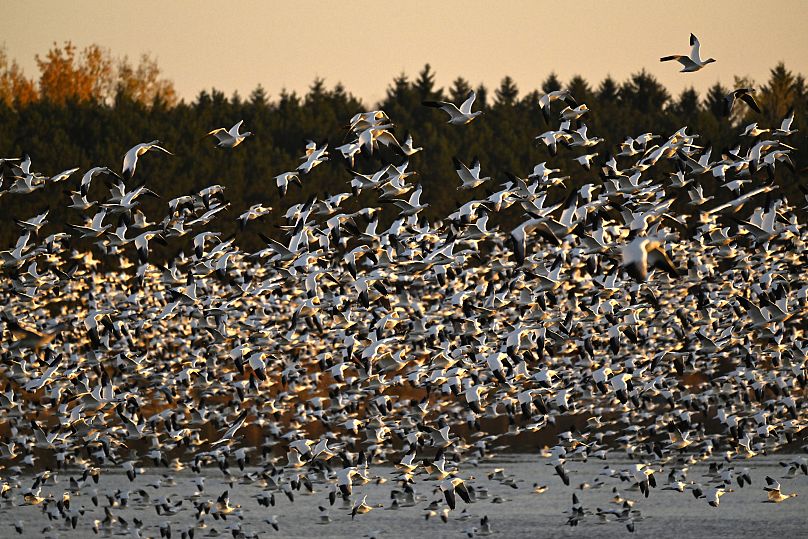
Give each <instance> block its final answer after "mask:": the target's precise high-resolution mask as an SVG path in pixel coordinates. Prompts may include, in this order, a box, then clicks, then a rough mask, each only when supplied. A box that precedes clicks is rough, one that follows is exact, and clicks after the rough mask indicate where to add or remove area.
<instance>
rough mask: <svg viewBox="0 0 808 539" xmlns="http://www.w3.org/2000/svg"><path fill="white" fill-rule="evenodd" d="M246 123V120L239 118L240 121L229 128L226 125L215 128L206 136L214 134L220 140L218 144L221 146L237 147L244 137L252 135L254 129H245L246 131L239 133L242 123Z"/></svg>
mask: <svg viewBox="0 0 808 539" xmlns="http://www.w3.org/2000/svg"><path fill="white" fill-rule="evenodd" d="M243 123H244V120H239V122H238V123H237V124H236V125H234V126H233V127H231V128H230V129H229V130H228V129H225V128H224V127H219V128H218V129H214V130H213V131H211V132H209V133H208V134H207V135H206V136H208V137H209V136H211V135H212V136H214V137H216V139H217V140H218V141H219V143H218V144H217V145H216V146H218V147H219V148H235V147H236V146H238V145H239V144H241V143H242V142H244V139H246V138H247V137H249V136H250V135H252V131H245V132H244V133H239V130H240V129H241V125H242V124H243Z"/></svg>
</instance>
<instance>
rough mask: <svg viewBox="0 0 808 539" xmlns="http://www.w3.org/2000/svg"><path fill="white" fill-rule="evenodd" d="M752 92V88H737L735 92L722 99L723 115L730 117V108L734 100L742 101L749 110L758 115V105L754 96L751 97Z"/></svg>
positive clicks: (753, 90)
mask: <svg viewBox="0 0 808 539" xmlns="http://www.w3.org/2000/svg"><path fill="white" fill-rule="evenodd" d="M754 92H755V89H754V88H738V89H737V90H733V91H731V92H730V93H728V94H727V95H726V97H724V115H725V116H729V115H730V113H731V112H732V106H733V105H734V104H735V100H736V99H740V100H742V101H743V102H744V103H746V104H747V105H749V108H751V109H752V110H754V111H755V112H757V113H758V114H760V113H761V110H760V105H758V103H757V101H755V96H753V95H752V94H753V93H754Z"/></svg>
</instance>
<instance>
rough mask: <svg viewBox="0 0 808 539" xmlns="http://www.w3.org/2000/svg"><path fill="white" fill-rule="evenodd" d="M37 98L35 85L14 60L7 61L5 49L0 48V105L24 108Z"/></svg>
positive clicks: (37, 93)
mask: <svg viewBox="0 0 808 539" xmlns="http://www.w3.org/2000/svg"><path fill="white" fill-rule="evenodd" d="M38 98H39V92H38V91H37V87H36V83H35V82H34V81H33V80H32V79H29V78H27V77H26V76H25V75H24V74H23V72H22V69H21V68H20V66H19V64H18V63H17V62H16V61H15V60H11V61H9V59H8V55H7V54H6V49H5V47H0V103H3V104H4V105H6V106H7V107H12V106H14V105H22V106H25V105H27V104H28V103H31V102H32V101H35V100H36V99H38Z"/></svg>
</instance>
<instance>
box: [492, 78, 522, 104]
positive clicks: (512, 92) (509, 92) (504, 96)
mask: <svg viewBox="0 0 808 539" xmlns="http://www.w3.org/2000/svg"><path fill="white" fill-rule="evenodd" d="M494 96H495V99H496V103H497V104H498V105H506V106H513V105H514V104H515V103H516V98H517V97H518V96H519V88H517V87H516V83H515V82H514V81H513V79H512V78H511V77H509V76H507V75H506V76H505V78H503V79H502V82H501V83H500V85H499V88H497V89H496V91H495V92H494Z"/></svg>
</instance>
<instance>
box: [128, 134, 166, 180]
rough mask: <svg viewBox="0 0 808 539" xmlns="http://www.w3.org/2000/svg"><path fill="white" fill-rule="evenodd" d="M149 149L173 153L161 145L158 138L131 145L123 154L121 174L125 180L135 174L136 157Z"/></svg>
mask: <svg viewBox="0 0 808 539" xmlns="http://www.w3.org/2000/svg"><path fill="white" fill-rule="evenodd" d="M149 150H160V151H161V152H163V153H167V154H168V155H174V154H173V153H171V152H169V151H168V150H166V149H165V148H163V147H162V146H160V141H159V140H153V141H151V142H141V143H140V144H137V145H136V146H133V147H132V148H131V149H130V150H129V151H128V152H126V155H124V156H123V171H122V176H123V178H124V179H125V180H131V179H132V176H134V175H135V169H136V168H137V160H138V158H139V157H140V156H141V155H143V154H144V153H146V152H148V151H149Z"/></svg>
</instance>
